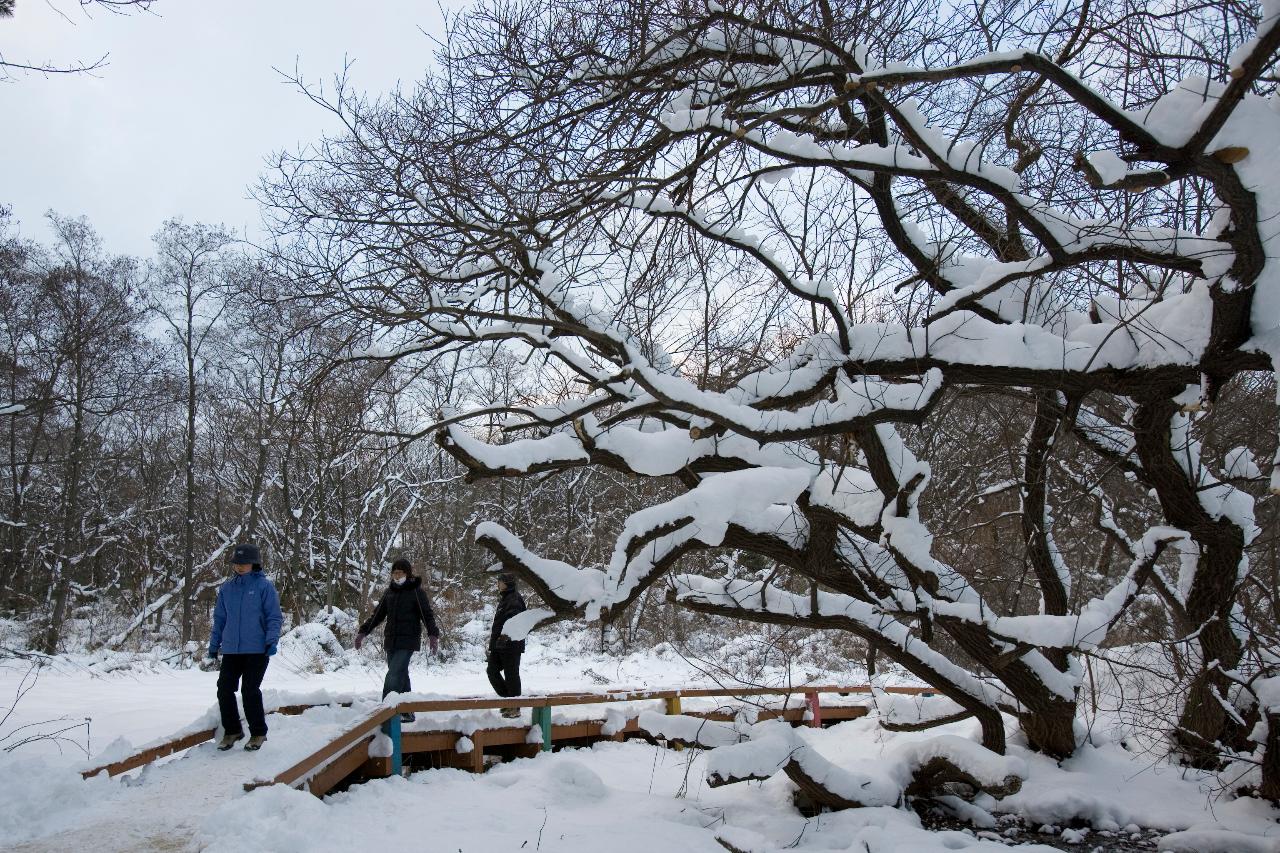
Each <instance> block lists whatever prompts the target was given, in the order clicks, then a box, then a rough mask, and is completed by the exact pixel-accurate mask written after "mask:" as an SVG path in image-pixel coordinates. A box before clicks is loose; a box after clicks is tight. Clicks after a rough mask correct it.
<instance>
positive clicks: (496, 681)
mask: <svg viewBox="0 0 1280 853" xmlns="http://www.w3.org/2000/svg"><path fill="white" fill-rule="evenodd" d="M498 593H499V594H500V595H501V598H500V599H499V600H498V609H497V610H496V611H495V612H494V614H493V629H492V630H491V631H490V632H489V653H488V656H487V657H488V660H489V667H488V670H487V672H488V675H489V683H490V684H492V685H493V689H494V690H496V691H497V693H498V695H499V696H502V697H504V698H505V697H507V696H519V695H520V655H522V654H523V653H524V640H513V639H511V638H510V637H507V636H504V635H503V633H502V628H503V626H504V625H506V624H507V620H508V619H510V618H511V617H512V616H515V615H516V614H517V613H523V612H524V609H525V608H524V599H523V598H521V597H520V591H519V590H517V589H516V579H515V577H513V576H512V575H509V574H505V573H504V574H501V575H498ZM502 716H504V717H512V718H515V717H519V716H520V709H519V708H503V709H502Z"/></svg>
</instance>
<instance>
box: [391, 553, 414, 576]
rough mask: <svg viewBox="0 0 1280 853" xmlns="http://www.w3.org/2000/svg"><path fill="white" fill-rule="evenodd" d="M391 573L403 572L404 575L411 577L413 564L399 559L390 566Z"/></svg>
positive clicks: (402, 558)
mask: <svg viewBox="0 0 1280 853" xmlns="http://www.w3.org/2000/svg"><path fill="white" fill-rule="evenodd" d="M391 571H393V572H404V573H405V574H406V575H411V574H413V563H410V562H409V561H408V560H406V559H405V558H404V557H401V558H400V559H398V560H396V561H395V562H394V563H392V564H391Z"/></svg>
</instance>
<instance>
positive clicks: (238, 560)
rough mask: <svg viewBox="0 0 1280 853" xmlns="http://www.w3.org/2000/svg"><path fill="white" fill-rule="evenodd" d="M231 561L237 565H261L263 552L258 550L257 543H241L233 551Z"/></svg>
mask: <svg viewBox="0 0 1280 853" xmlns="http://www.w3.org/2000/svg"><path fill="white" fill-rule="evenodd" d="M230 562H231V563H232V565H236V566H261V565H262V552H261V551H259V550H258V546H257V545H250V544H249V543H247V542H245V543H241V544H239V545H237V546H236V547H235V549H234V550H233V551H232V552H231V560H230Z"/></svg>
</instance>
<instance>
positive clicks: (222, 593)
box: [209, 545, 281, 751]
mask: <svg viewBox="0 0 1280 853" xmlns="http://www.w3.org/2000/svg"><path fill="white" fill-rule="evenodd" d="M231 568H232V569H233V570H234V571H235V574H234V575H232V576H231V578H230V579H228V580H227V581H226V582H225V583H223V584H222V586H221V587H219V588H218V603H217V604H215V605H214V608H213V633H212V635H211V636H210V637H209V659H210V660H211V661H217V659H218V656H219V655H221V656H222V665H221V669H220V672H219V673H218V709H219V711H221V713H222V740H221V741H220V742H219V743H218V749H219V750H222V751H226V750H228V749H230V748H231V747H232V745H233V744H234V743H235V742H236V741H238V740H240V739H241V738H243V737H244V729H243V728H241V725H240V711H239V709H238V708H237V707H236V687H237V686H239V688H240V694H241V696H242V697H243V698H244V715H245V717H246V718H247V719H248V720H249V742H248V743H246V744H245V746H244V748H245V749H247V750H250V751H253V750H258V749H261V748H262V744H263V743H264V742H265V741H266V739H267V715H266V713H265V712H264V711H263V709H262V689H261V688H262V677H263V676H264V675H266V674H267V663H268V662H269V661H270V660H271V656H272V655H274V654H275V653H276V643H277V642H279V640H280V622H281V615H280V596H279V595H277V594H276V588H275V587H274V586H273V585H272V583H271V581H269V580H267V576H266V575H264V574H263V573H262V554H261V552H259V551H258V546H256V545H237V546H236V547H235V550H234V551H232V552H231Z"/></svg>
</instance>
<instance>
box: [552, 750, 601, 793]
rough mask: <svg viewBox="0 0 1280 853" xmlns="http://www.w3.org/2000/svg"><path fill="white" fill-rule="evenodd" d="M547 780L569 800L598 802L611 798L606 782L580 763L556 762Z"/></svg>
mask: <svg viewBox="0 0 1280 853" xmlns="http://www.w3.org/2000/svg"><path fill="white" fill-rule="evenodd" d="M547 779H548V780H549V781H551V782H553V783H554V788H555V790H557V791H559V792H560V793H561V794H562V795H563V796H564V797H565V798H566V799H569V800H578V801H589V802H598V801H600V800H603V799H604V798H605V797H607V796H609V789H608V787H607V786H606V785H605V784H604V780H603V779H601V778H600V776H599V774H597V773H596V772H595V771H594V770H592V769H591V768H590V767H588V766H587V765H585V764H583V763H582V762H580V761H568V760H566V761H558V762H556V763H555V765H554V766H552V768H551V770H550V771H548V772H547Z"/></svg>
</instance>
